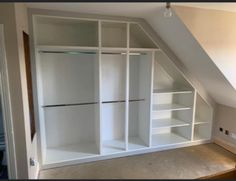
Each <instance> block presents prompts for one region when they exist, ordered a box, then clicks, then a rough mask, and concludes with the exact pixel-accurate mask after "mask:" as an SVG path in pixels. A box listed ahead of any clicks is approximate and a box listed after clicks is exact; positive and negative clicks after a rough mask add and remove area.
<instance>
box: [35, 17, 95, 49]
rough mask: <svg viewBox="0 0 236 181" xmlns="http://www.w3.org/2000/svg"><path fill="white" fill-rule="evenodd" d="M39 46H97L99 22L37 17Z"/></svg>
mask: <svg viewBox="0 0 236 181" xmlns="http://www.w3.org/2000/svg"><path fill="white" fill-rule="evenodd" d="M36 30H37V32H38V33H37V43H38V45H62V46H66V45H68V46H92V47H94V46H97V45H98V26H97V22H94V21H84V20H74V19H62V18H49V17H47V18H45V17H37V25H36Z"/></svg>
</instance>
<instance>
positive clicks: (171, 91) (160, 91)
mask: <svg viewBox="0 0 236 181" xmlns="http://www.w3.org/2000/svg"><path fill="white" fill-rule="evenodd" d="M192 92H193V91H191V90H178V89H154V90H153V93H154V94H189V93H192Z"/></svg>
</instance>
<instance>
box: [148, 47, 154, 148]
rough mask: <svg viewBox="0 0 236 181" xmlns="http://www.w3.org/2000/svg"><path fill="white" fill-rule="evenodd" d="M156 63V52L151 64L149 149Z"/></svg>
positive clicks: (150, 144)
mask: <svg viewBox="0 0 236 181" xmlns="http://www.w3.org/2000/svg"><path fill="white" fill-rule="evenodd" d="M154 61H155V51H152V63H151V79H150V81H151V82H150V85H151V88H150V106H149V108H150V117H149V118H150V119H149V125H150V126H149V147H151V146H152V103H153V82H154Z"/></svg>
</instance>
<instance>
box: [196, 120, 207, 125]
mask: <svg viewBox="0 0 236 181" xmlns="http://www.w3.org/2000/svg"><path fill="white" fill-rule="evenodd" d="M194 124H195V125H198V124H209V122H207V121H202V120H200V119H195V122H194Z"/></svg>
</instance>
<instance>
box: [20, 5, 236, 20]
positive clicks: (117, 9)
mask: <svg viewBox="0 0 236 181" xmlns="http://www.w3.org/2000/svg"><path fill="white" fill-rule="evenodd" d="M25 4H26V5H27V7H29V8H39V9H52V10H59V11H70V12H80V13H92V14H108V15H118V16H130V17H145V16H147V15H148V14H149V13H153V12H155V11H157V10H158V9H160V8H163V7H165V3H159V2H156V3H143V2H141V3H101V2H100V3H25ZM171 4H172V5H180V6H190V7H197V8H205V9H215V10H224V11H232V12H236V3H171Z"/></svg>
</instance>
